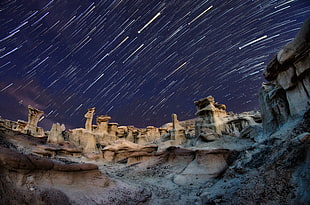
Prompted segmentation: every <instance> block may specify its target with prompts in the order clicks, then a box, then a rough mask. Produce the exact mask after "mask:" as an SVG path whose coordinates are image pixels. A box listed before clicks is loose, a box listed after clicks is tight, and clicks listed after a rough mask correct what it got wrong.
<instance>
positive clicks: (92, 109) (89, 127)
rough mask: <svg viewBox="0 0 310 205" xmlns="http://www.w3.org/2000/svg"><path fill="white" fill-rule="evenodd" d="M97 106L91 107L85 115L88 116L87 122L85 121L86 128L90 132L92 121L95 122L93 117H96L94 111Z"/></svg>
mask: <svg viewBox="0 0 310 205" xmlns="http://www.w3.org/2000/svg"><path fill="white" fill-rule="evenodd" d="M95 109H96V108H94V107H93V108H89V109H88V111H87V113H86V114H85V115H84V117H85V118H86V122H85V129H86V130H87V131H89V132H91V131H92V122H93V117H94V112H95Z"/></svg>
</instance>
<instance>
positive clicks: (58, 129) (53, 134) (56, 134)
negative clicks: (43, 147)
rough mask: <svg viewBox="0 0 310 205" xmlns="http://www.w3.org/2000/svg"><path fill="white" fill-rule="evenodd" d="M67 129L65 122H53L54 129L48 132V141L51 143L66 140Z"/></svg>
mask: <svg viewBox="0 0 310 205" xmlns="http://www.w3.org/2000/svg"><path fill="white" fill-rule="evenodd" d="M65 130H66V128H65V125H64V124H62V125H60V124H59V123H53V125H52V129H51V131H50V132H49V134H48V138H47V142H48V143H51V144H62V143H63V142H64V141H65V139H64V136H63V132H64V131H65Z"/></svg>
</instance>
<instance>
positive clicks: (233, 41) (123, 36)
mask: <svg viewBox="0 0 310 205" xmlns="http://www.w3.org/2000/svg"><path fill="white" fill-rule="evenodd" d="M308 16H310V1H308V0H295V1H294V0H268V1H267V0H261V1H258V0H227V1H215V0H197V1H193V0H191V1H188V0H161V1H160V0H147V1H146V0H144V1H143V0H101V1H99V0H97V1H95V0H92V1H89V0H74V1H69V0H50V1H48V0H47V1H45V0H33V1H27V0H19V1H16V0H1V2H0V23H1V29H0V116H2V117H3V118H6V119H12V120H17V119H22V120H26V119H27V109H26V108H27V106H28V104H30V105H32V106H34V107H36V108H38V109H41V110H43V111H44V112H45V115H44V118H43V119H42V121H41V122H40V125H41V126H43V127H44V128H45V129H50V127H51V123H52V122H60V123H65V124H66V126H67V128H73V127H83V124H84V114H85V112H86V111H87V108H91V107H96V112H95V115H103V114H107V115H109V116H111V117H112V120H111V121H114V122H118V123H120V124H122V125H135V126H136V127H145V126H148V125H155V126H160V125H162V124H164V123H166V122H170V121H171V119H170V116H171V114H172V113H176V114H178V117H179V119H180V120H185V119H190V118H193V117H194V113H195V110H196V109H195V106H194V104H193V101H195V100H198V99H200V98H203V97H206V96H209V95H212V96H214V97H215V99H216V101H218V102H220V103H223V104H226V105H227V108H228V110H229V111H233V112H242V111H249V110H258V109H259V107H258V91H259V88H260V86H261V83H262V82H263V81H264V79H263V75H262V71H263V69H264V67H265V66H266V65H267V64H268V62H269V60H270V58H271V57H272V56H273V55H274V54H275V53H276V52H277V51H278V50H279V49H280V48H281V47H283V46H284V45H285V44H286V43H288V42H289V41H291V40H292V39H293V38H294V36H295V35H296V33H297V31H298V29H299V28H300V26H301V25H302V23H303V21H304V20H305V19H306V18H307V17H308Z"/></svg>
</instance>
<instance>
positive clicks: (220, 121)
mask: <svg viewBox="0 0 310 205" xmlns="http://www.w3.org/2000/svg"><path fill="white" fill-rule="evenodd" d="M194 103H195V105H196V108H197V112H196V116H197V118H196V122H195V136H196V138H202V139H204V140H206V141H213V140H216V139H217V138H218V137H219V136H220V135H222V134H228V135H234V136H238V135H239V134H240V132H241V131H242V130H243V129H244V128H246V127H247V126H251V125H255V124H257V123H259V122H260V114H259V113H256V112H244V113H241V114H233V113H227V112H226V106H225V105H223V104H218V103H217V102H215V101H214V98H213V97H212V96H209V97H206V98H203V99H201V100H199V101H195V102H194ZM214 132H215V133H216V134H215V133H214Z"/></svg>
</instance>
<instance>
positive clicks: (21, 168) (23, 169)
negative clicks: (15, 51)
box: [0, 113, 310, 204]
mask: <svg viewBox="0 0 310 205" xmlns="http://www.w3.org/2000/svg"><path fill="white" fill-rule="evenodd" d="M309 122H310V119H309V113H306V114H305V117H304V119H303V120H302V121H298V120H296V121H293V122H289V123H287V124H286V126H284V127H283V128H282V129H281V130H279V131H278V132H276V133H274V134H273V135H272V136H271V137H270V138H268V140H265V141H263V142H261V143H255V142H254V141H252V140H250V139H238V138H234V139H233V140H232V141H231V143H230V145H231V147H235V148H239V149H236V150H235V152H232V153H231V154H230V158H229V159H228V163H229V164H228V165H229V166H228V169H227V170H226V171H225V172H224V173H222V175H220V176H219V177H217V178H215V179H208V180H202V181H198V182H197V181H195V180H194V181H193V183H188V184H179V183H178V182H177V181H176V178H177V176H178V175H179V174H180V173H182V171H184V170H185V169H186V168H188V166H189V163H188V162H189V161H191V160H193V159H192V158H193V155H192V154H190V153H191V152H190V153H189V152H188V151H186V152H183V151H182V150H180V149H178V148H171V149H169V150H168V151H167V153H165V154H163V155H159V156H157V157H154V158H152V159H151V160H147V161H143V162H140V163H137V164H133V165H129V166H127V165H126V164H125V163H112V162H106V161H102V160H96V161H95V160H88V159H86V158H84V157H79V158H73V157H67V158H62V157H57V158H55V159H52V160H50V159H44V158H43V159H42V158H38V157H36V156H33V155H29V154H27V147H28V148H29V146H30V145H29V144H31V143H32V144H33V145H35V144H40V143H44V140H46V139H44V138H41V139H38V138H36V139H33V138H31V137H30V136H25V135H20V134H18V133H15V132H12V131H9V130H4V129H3V128H2V129H1V138H0V139H1V141H0V142H1V143H0V144H1V157H0V159H1V172H0V173H1V180H0V181H1V183H0V187H1V189H0V190H1V191H0V196H1V200H0V202H1V204H308V203H309V201H310V198H309V193H310V190H309V187H310V186H309V185H310V174H309V166H310V158H309V157H310V155H309V147H310V146H309V142H310V141H309V139H310V138H309V136H310V135H309V133H307V132H308V131H309ZM8 134H9V135H11V137H9V135H8ZM12 134H14V136H15V137H12ZM21 137H24V138H23V141H21V140H18V139H21ZM10 138H11V139H12V140H10ZM228 139H230V137H227V138H226V139H222V140H223V141H224V142H226V144H225V143H215V142H213V146H212V143H211V144H210V145H209V147H208V149H210V148H212V147H213V148H214V149H218V148H219V147H218V146H219V144H223V145H224V146H229V145H228V142H229V141H228ZM12 142H14V143H12ZM17 142H18V143H17ZM26 142H27V143H26ZM238 143H239V146H238ZM21 144H26V145H25V146H24V147H26V148H24V149H22V147H21ZM240 144H242V146H241V145H240ZM181 152H182V153H183V155H182V156H178V154H177V153H181ZM184 153H186V154H184ZM22 154H24V155H22ZM16 155H17V157H18V158H19V160H18V161H16V159H15V157H14V156H16ZM25 156H26V158H27V160H30V161H31V162H32V163H30V165H29V164H28V163H25V161H23V158H24V157H25ZM27 160H26V161H27ZM50 161H52V163H53V164H54V165H51V164H50V163H51V162H50ZM77 162H79V163H77ZM91 164H92V165H91ZM94 164H96V165H97V166H98V168H99V170H98V169H96V165H94ZM81 165H82V166H81ZM93 165H94V166H93ZM27 166H28V167H27ZM48 166H50V167H48ZM70 166H71V167H70ZM74 166H76V167H75V168H74ZM79 166H81V167H79ZM83 166H84V168H85V170H83ZM77 167H79V168H77ZM76 168H77V169H76ZM64 170H65V171H64ZM77 170H78V171H77ZM193 172H194V170H193ZM195 176H196V175H195ZM176 182H177V183H176ZM14 193H18V194H14ZM8 196H9V197H8ZM12 196H13V197H12ZM52 199H53V200H52Z"/></svg>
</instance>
